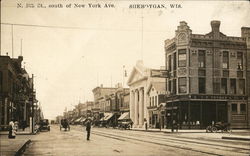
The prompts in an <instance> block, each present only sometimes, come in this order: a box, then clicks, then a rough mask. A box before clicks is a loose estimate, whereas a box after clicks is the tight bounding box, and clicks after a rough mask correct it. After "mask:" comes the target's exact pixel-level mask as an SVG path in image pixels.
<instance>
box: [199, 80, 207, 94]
mask: <svg viewBox="0 0 250 156" xmlns="http://www.w3.org/2000/svg"><path fill="white" fill-rule="evenodd" d="M199 93H202V94H205V93H206V79H205V78H199Z"/></svg>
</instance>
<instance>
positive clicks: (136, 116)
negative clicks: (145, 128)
mask: <svg viewBox="0 0 250 156" xmlns="http://www.w3.org/2000/svg"><path fill="white" fill-rule="evenodd" d="M134 99H135V102H134V104H135V121H134V125H135V126H138V111H139V110H138V107H139V104H138V90H135V98H134Z"/></svg>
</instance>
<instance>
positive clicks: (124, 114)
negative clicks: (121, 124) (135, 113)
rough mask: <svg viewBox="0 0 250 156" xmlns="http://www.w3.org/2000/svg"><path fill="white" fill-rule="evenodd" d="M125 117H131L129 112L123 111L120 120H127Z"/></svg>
mask: <svg viewBox="0 0 250 156" xmlns="http://www.w3.org/2000/svg"><path fill="white" fill-rule="evenodd" d="M125 119H129V112H125V113H123V114H122V115H121V116H120V117H119V118H118V120H125Z"/></svg>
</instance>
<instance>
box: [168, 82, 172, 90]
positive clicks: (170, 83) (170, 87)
mask: <svg viewBox="0 0 250 156" xmlns="http://www.w3.org/2000/svg"><path fill="white" fill-rule="evenodd" d="M168 91H169V92H170V93H171V92H172V81H171V80H169V81H168Z"/></svg>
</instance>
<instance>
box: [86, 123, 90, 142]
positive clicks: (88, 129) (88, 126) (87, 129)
mask: <svg viewBox="0 0 250 156" xmlns="http://www.w3.org/2000/svg"><path fill="white" fill-rule="evenodd" d="M90 130H91V122H90V121H89V120H88V121H87V122H86V131H87V140H89V137H90Z"/></svg>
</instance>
